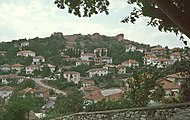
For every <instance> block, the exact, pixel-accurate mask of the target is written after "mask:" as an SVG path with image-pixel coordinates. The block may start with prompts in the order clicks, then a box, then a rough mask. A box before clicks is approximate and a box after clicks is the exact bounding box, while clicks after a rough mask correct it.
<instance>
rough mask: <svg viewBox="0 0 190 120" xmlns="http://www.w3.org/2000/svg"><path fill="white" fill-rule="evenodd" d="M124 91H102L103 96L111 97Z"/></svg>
mask: <svg viewBox="0 0 190 120" xmlns="http://www.w3.org/2000/svg"><path fill="white" fill-rule="evenodd" d="M122 92H123V91H122V90H121V89H117V88H116V89H106V90H102V91H101V93H102V95H103V96H110V95H113V94H117V93H122Z"/></svg>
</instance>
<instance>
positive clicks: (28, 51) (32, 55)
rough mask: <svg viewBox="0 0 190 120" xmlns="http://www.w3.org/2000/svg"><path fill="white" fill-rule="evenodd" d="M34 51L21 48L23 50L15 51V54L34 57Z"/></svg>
mask: <svg viewBox="0 0 190 120" xmlns="http://www.w3.org/2000/svg"><path fill="white" fill-rule="evenodd" d="M35 55H36V53H35V52H33V51H31V50H23V51H19V52H17V56H24V57H29V56H31V57H35Z"/></svg>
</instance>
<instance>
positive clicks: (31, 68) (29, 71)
mask: <svg viewBox="0 0 190 120" xmlns="http://www.w3.org/2000/svg"><path fill="white" fill-rule="evenodd" d="M39 69H40V66H39V65H29V66H27V67H26V74H33V72H34V70H39Z"/></svg>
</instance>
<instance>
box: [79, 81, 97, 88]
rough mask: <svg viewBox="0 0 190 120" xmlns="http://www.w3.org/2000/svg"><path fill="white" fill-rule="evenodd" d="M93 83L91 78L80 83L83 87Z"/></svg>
mask: <svg viewBox="0 0 190 120" xmlns="http://www.w3.org/2000/svg"><path fill="white" fill-rule="evenodd" d="M94 84H95V83H94V81H93V80H85V81H84V82H83V83H82V85H83V87H89V86H93V85H94Z"/></svg>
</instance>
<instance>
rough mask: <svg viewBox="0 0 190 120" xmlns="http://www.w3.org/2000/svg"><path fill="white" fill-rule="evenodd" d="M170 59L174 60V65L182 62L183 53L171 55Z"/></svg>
mask: <svg viewBox="0 0 190 120" xmlns="http://www.w3.org/2000/svg"><path fill="white" fill-rule="evenodd" d="M170 59H171V60H172V63H174V62H176V61H181V53H180V52H174V53H171V54H170Z"/></svg>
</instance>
